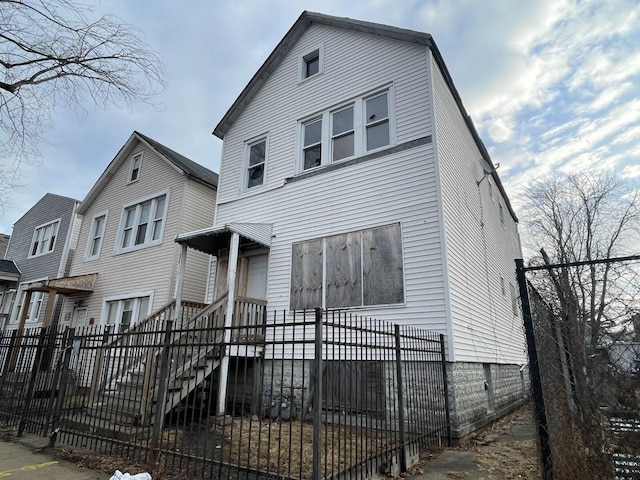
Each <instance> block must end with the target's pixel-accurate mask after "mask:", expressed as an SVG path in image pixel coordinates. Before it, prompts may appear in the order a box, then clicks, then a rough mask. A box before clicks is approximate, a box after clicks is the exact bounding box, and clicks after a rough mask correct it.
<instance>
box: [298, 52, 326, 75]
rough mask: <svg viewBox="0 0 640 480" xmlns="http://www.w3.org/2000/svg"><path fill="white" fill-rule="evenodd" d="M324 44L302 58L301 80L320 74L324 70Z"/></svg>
mask: <svg viewBox="0 0 640 480" xmlns="http://www.w3.org/2000/svg"><path fill="white" fill-rule="evenodd" d="M323 67H324V46H322V45H320V46H319V47H318V48H315V49H314V50H312V51H310V52H308V53H306V54H305V55H303V56H302V57H301V58H300V80H305V79H307V78H311V77H314V76H315V75H319V74H321V73H322V71H323V70H324V68H323Z"/></svg>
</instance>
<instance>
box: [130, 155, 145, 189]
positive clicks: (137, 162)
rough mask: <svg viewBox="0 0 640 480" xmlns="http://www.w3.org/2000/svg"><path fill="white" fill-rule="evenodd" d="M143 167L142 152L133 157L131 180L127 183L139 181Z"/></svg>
mask: <svg viewBox="0 0 640 480" xmlns="http://www.w3.org/2000/svg"><path fill="white" fill-rule="evenodd" d="M141 167H142V153H138V154H136V155H134V156H133V157H131V168H130V169H129V181H128V182H127V183H132V182H137V181H138V178H140V168H141Z"/></svg>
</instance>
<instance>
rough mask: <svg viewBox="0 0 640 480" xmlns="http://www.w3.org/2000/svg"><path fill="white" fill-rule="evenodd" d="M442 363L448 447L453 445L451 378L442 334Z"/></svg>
mask: <svg viewBox="0 0 640 480" xmlns="http://www.w3.org/2000/svg"><path fill="white" fill-rule="evenodd" d="M440 362H441V363H442V386H443V387H444V415H445V421H446V422H447V447H450V446H451V445H453V439H452V438H451V412H450V411H449V377H448V375H447V355H446V351H445V345H444V335H443V334H442V333H441V334H440Z"/></svg>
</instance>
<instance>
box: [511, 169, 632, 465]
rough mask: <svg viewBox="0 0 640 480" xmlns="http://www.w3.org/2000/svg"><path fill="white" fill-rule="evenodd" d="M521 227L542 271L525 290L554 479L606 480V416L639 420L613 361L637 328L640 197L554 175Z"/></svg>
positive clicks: (610, 183)
mask: <svg viewBox="0 0 640 480" xmlns="http://www.w3.org/2000/svg"><path fill="white" fill-rule="evenodd" d="M523 219H524V220H525V221H524V222H523V227H524V229H523V237H522V238H523V240H524V243H525V246H526V248H527V250H529V251H531V252H533V254H532V258H531V260H530V263H531V264H532V265H531V266H537V265H541V266H546V267H549V268H541V269H538V270H532V271H531V272H530V275H529V276H528V280H529V281H530V284H531V285H532V286H533V287H534V288H532V289H531V291H532V293H533V295H532V298H533V299H534V301H532V303H531V305H532V310H533V312H532V313H533V316H534V327H535V333H536V334H535V337H536V343H537V348H536V350H537V354H538V360H539V362H540V363H539V364H540V371H541V377H542V386H543V391H544V397H545V409H546V413H545V414H546V418H547V426H548V429H549V438H550V443H551V448H552V451H554V452H555V453H554V454H553V464H554V475H555V476H554V478H577V477H580V478H582V477H585V478H586V477H587V476H588V477H589V478H611V468H612V467H611V464H610V458H609V457H608V455H607V454H606V453H607V452H613V451H624V450H618V449H621V448H622V446H623V444H624V443H625V440H624V439H623V438H622V437H620V436H617V434H616V435H613V434H612V431H611V429H610V428H608V427H607V424H608V422H609V419H608V415H609V414H610V415H612V416H615V415H620V414H624V415H626V414H627V413H629V412H631V416H632V417H635V416H636V414H637V412H638V411H640V410H639V408H638V407H639V405H640V404H639V403H638V398H640V397H637V395H636V392H637V383H636V382H634V381H631V375H630V373H631V372H630V371H629V370H628V368H629V367H628V365H626V366H625V365H624V364H625V363H627V361H628V359H624V358H623V357H621V356H620V352H622V351H623V349H626V348H627V346H628V343H629V342H627V340H629V339H632V338H633V337H631V336H630V335H629V334H630V332H632V331H633V330H634V329H635V328H636V326H635V325H634V322H635V323H637V319H638V318H639V317H638V311H639V309H640V302H639V301H640V261H638V260H635V259H636V258H637V255H638V254H640V251H639V250H638V246H639V245H640V189H639V188H638V186H637V185H636V184H634V183H632V182H630V181H625V180H622V179H620V178H617V177H616V176H614V175H613V174H611V173H600V174H593V173H590V174H587V173H581V174H575V175H559V176H556V177H554V178H549V179H545V180H541V181H538V182H535V183H533V184H532V185H531V186H530V187H529V189H528V190H527V192H526V206H525V212H524V215H523ZM620 257H625V261H621V259H620ZM631 259H634V260H633V261H629V260H631ZM616 355H618V358H617V360H616V358H615V356H616ZM625 355H626V354H625ZM621 360H624V361H621ZM603 407H604V409H603ZM607 412H609V413H607ZM625 448H626V447H625Z"/></svg>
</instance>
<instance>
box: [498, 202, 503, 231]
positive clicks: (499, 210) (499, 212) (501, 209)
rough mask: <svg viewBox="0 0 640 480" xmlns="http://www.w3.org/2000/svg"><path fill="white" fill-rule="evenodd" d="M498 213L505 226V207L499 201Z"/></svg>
mask: <svg viewBox="0 0 640 480" xmlns="http://www.w3.org/2000/svg"><path fill="white" fill-rule="evenodd" d="M498 214H499V215H500V223H501V224H502V226H503V227H504V207H503V206H502V203H498Z"/></svg>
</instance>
